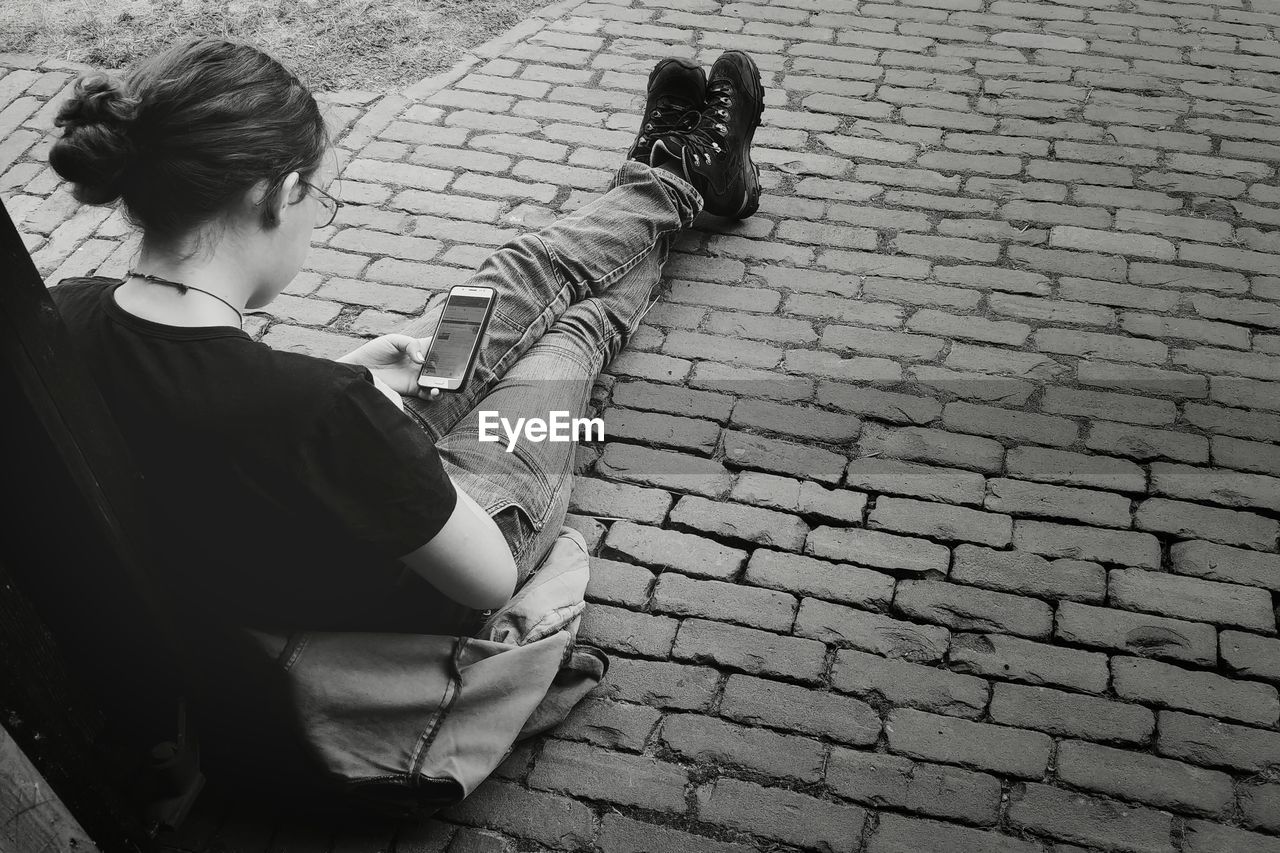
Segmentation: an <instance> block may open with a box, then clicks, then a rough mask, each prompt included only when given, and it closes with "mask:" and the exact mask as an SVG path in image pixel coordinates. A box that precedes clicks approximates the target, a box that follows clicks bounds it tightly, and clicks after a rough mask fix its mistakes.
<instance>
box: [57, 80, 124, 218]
mask: <svg viewBox="0 0 1280 853" xmlns="http://www.w3.org/2000/svg"><path fill="white" fill-rule="evenodd" d="M137 110H138V101H137V99H135V98H134V97H132V96H131V95H130V94H129V93H128V91H126V89H125V87H124V85H123V84H122V83H121V82H120V81H119V80H117V79H115V78H113V77H109V76H108V75H106V74H101V73H97V74H90V75H87V76H85V77H81V78H80V79H79V80H78V81H76V88H75V91H74V92H73V93H72V95H71V97H70V98H68V99H67V101H66V102H65V103H63V105H62V106H61V107H60V108H59V109H58V115H57V117H56V118H55V119H54V120H53V123H54V125H56V126H57V127H61V128H63V133H62V137H61V138H60V139H58V141H57V142H55V143H54V144H53V148H52V149H51V150H50V152H49V164H50V165H51V166H53V168H54V171H56V172H57V173H58V174H59V175H61V176H62V177H63V178H64V179H66V180H67V181H69V182H71V184H72V185H73V186H72V195H74V196H75V197H76V198H77V199H78V200H80V201H82V202H85V203H86V204H109V203H110V202H113V201H115V200H116V199H118V198H119V197H120V191H121V189H122V178H123V176H124V172H125V169H126V168H127V167H128V166H129V162H130V160H131V159H132V157H133V156H134V154H135V148H134V145H133V142H132V141H131V140H130V138H129V126H130V124H131V123H132V122H133V118H134V116H135V115H136V114H137Z"/></svg>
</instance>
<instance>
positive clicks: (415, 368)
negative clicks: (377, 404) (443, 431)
mask: <svg viewBox="0 0 1280 853" xmlns="http://www.w3.org/2000/svg"><path fill="white" fill-rule="evenodd" d="M429 346H431V336H430V335H428V336H427V337H425V338H415V337H413V336H411V335H401V334H398V333H392V334H390V335H383V336H382V337H380V338H374V339H373V340H371V341H369V342H368V343H367V344H364V345H363V346H361V347H358V348H357V349H354V350H352V351H351V352H349V353H347V354H346V355H344V356H343V357H342V358H340V359H338V361H342V362H345V363H347V364H361V365H364V366H365V367H367V368H369V370H371V371H372V372H373V373H374V374H376V375H377V377H378V378H379V379H381V380H382V381H383V382H385V383H387V385H389V386H390V387H391V390H393V391H395V392H396V393H397V394H400V395H401V396H405V397H414V396H416V397H421V398H422V399H424V400H435V399H438V398H439V397H440V389H439V388H423V387H421V386H419V385H418V372H419V371H420V370H421V369H422V360H423V359H424V358H426V355H427V348H428V347H429Z"/></svg>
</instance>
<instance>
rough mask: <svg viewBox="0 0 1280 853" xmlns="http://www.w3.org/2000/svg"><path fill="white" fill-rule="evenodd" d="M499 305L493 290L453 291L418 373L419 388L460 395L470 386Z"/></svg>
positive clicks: (460, 286)
mask: <svg viewBox="0 0 1280 853" xmlns="http://www.w3.org/2000/svg"><path fill="white" fill-rule="evenodd" d="M497 301H498V292H497V291H496V290H494V289H493V288H492V287H464V286H462V285H458V286H457V287H453V288H450V290H449V298H448V299H447V300H445V303H444V313H443V314H441V315H440V325H438V326H436V332H435V337H434V338H432V339H431V347H430V349H428V350H427V354H426V357H425V358H423V360H422V370H421V371H419V372H418V385H419V386H420V387H422V388H439V389H440V390H441V391H461V390H462V389H463V388H465V387H466V386H467V380H468V379H470V378H471V371H472V370H473V369H474V368H475V366H476V355H478V354H479V352H480V341H481V340H483V339H484V333H485V330H486V329H488V328H489V318H490V317H492V316H493V306H494V305H495V304H496V303H497Z"/></svg>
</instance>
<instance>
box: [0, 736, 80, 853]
mask: <svg viewBox="0 0 1280 853" xmlns="http://www.w3.org/2000/svg"><path fill="white" fill-rule="evenodd" d="M64 850H75V851H77V853H99V847H98V846H97V845H96V844H94V843H93V842H92V841H91V840H89V836H88V835H86V834H85V831H84V830H83V829H82V828H81V827H80V823H79V821H77V820H76V819H75V817H73V816H72V814H71V812H70V811H68V810H67V807H66V805H64V804H63V802H62V800H60V799H59V798H58V795H57V794H56V793H54V792H53V791H52V790H51V789H50V787H49V783H48V782H46V781H45V779H44V777H43V776H41V775H40V771H38V770H36V768H35V765H33V764H32V763H31V762H30V761H29V760H28V759H27V757H26V755H24V754H23V752H22V749H21V748H20V747H19V746H18V744H17V743H15V742H14V740H13V738H11V737H9V733H8V732H6V731H5V730H4V727H3V726H0V853H44V851H48V853H62V851H64Z"/></svg>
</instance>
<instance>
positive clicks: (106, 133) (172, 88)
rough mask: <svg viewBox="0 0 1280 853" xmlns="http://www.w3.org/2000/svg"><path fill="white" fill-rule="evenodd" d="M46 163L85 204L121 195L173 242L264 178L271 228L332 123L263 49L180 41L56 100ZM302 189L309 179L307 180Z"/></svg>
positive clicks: (141, 221) (137, 216)
mask: <svg viewBox="0 0 1280 853" xmlns="http://www.w3.org/2000/svg"><path fill="white" fill-rule="evenodd" d="M54 124H56V125H57V126H58V127H61V128H63V135H62V137H61V138H60V139H58V140H57V141H56V142H55V143H54V145H53V148H52V149H51V150H50V152H49V163H50V165H52V166H53V168H54V170H55V171H57V173H58V174H59V175H61V176H62V177H63V178H65V179H66V180H67V181H70V182H71V183H72V184H73V187H72V193H73V195H74V196H75V197H76V198H77V199H78V200H79V201H82V202H85V203H87V204H110V203H112V202H114V201H116V200H117V199H120V200H122V201H123V206H124V211H125V214H126V216H127V217H128V218H129V220H130V221H132V222H133V223H134V224H135V225H137V226H138V227H140V228H141V229H142V230H143V232H144V234H146V235H147V236H148V237H149V238H153V239H158V240H160V241H161V242H162V243H169V242H172V241H175V240H178V239H180V238H183V237H185V236H187V235H189V234H191V233H193V232H194V231H195V230H196V229H198V228H199V227H200V226H202V225H204V224H205V223H207V222H209V221H211V220H213V219H215V218H217V217H219V216H220V215H221V214H222V213H223V212H224V211H227V210H228V209H230V208H231V207H232V206H233V205H234V204H235V203H236V202H237V201H238V200H240V199H241V198H242V197H243V195H244V193H245V192H246V191H247V190H248V189H249V188H250V187H252V186H253V185H254V184H256V183H257V182H258V181H262V180H265V181H266V182H267V186H268V191H267V195H266V199H265V201H264V202H263V204H262V224H263V227H265V228H271V227H274V226H275V225H276V224H278V223H277V219H276V215H275V213H274V207H275V204H276V202H277V196H278V193H279V191H280V184H281V182H282V181H283V179H284V178H285V176H286V175H288V174H289V173H290V172H293V171H297V172H299V173H301V175H302V176H303V177H304V178H305V177H308V176H310V175H311V174H313V173H314V172H315V171H316V170H317V169H318V168H319V166H320V163H321V158H322V157H323V156H324V153H325V151H326V150H327V148H328V145H329V138H328V131H327V129H326V128H325V124H324V119H323V117H322V116H321V114H320V109H319V107H318V106H317V105H316V100H315V98H314V97H313V96H312V95H311V92H310V91H309V90H308V89H307V87H306V86H304V85H303V84H302V83H301V82H300V81H299V80H298V78H296V77H295V76H294V75H293V74H292V73H290V72H289V71H288V70H287V69H285V67H284V66H282V65H281V64H280V63H279V62H277V61H276V60H274V59H272V58H271V57H270V56H268V55H267V54H265V53H263V52H262V51H260V50H258V49H257V48H255V47H251V46H249V45H245V44H237V43H235V42H231V41H226V40H225V39H220V38H213V37H196V38H191V39H188V40H186V41H183V42H180V43H178V44H176V45H174V46H173V47H170V48H168V49H166V50H164V51H162V52H161V53H158V54H156V55H155V56H152V57H150V58H148V59H146V60H143V61H142V62H141V63H139V64H138V65H137V66H136V67H134V68H133V69H132V70H131V71H130V72H129V73H128V74H127V75H126V76H125V78H124V79H123V80H120V79H116V78H113V77H110V76H108V75H106V74H90V75H87V76H85V77H82V78H81V79H80V80H79V81H78V82H77V84H76V87H75V92H74V93H73V94H72V96H71V97H70V98H69V99H68V100H67V102H66V103H64V104H63V105H62V108H61V109H59V110H58V115H57V118H56V119H55V120H54ZM304 191H305V190H304Z"/></svg>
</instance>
